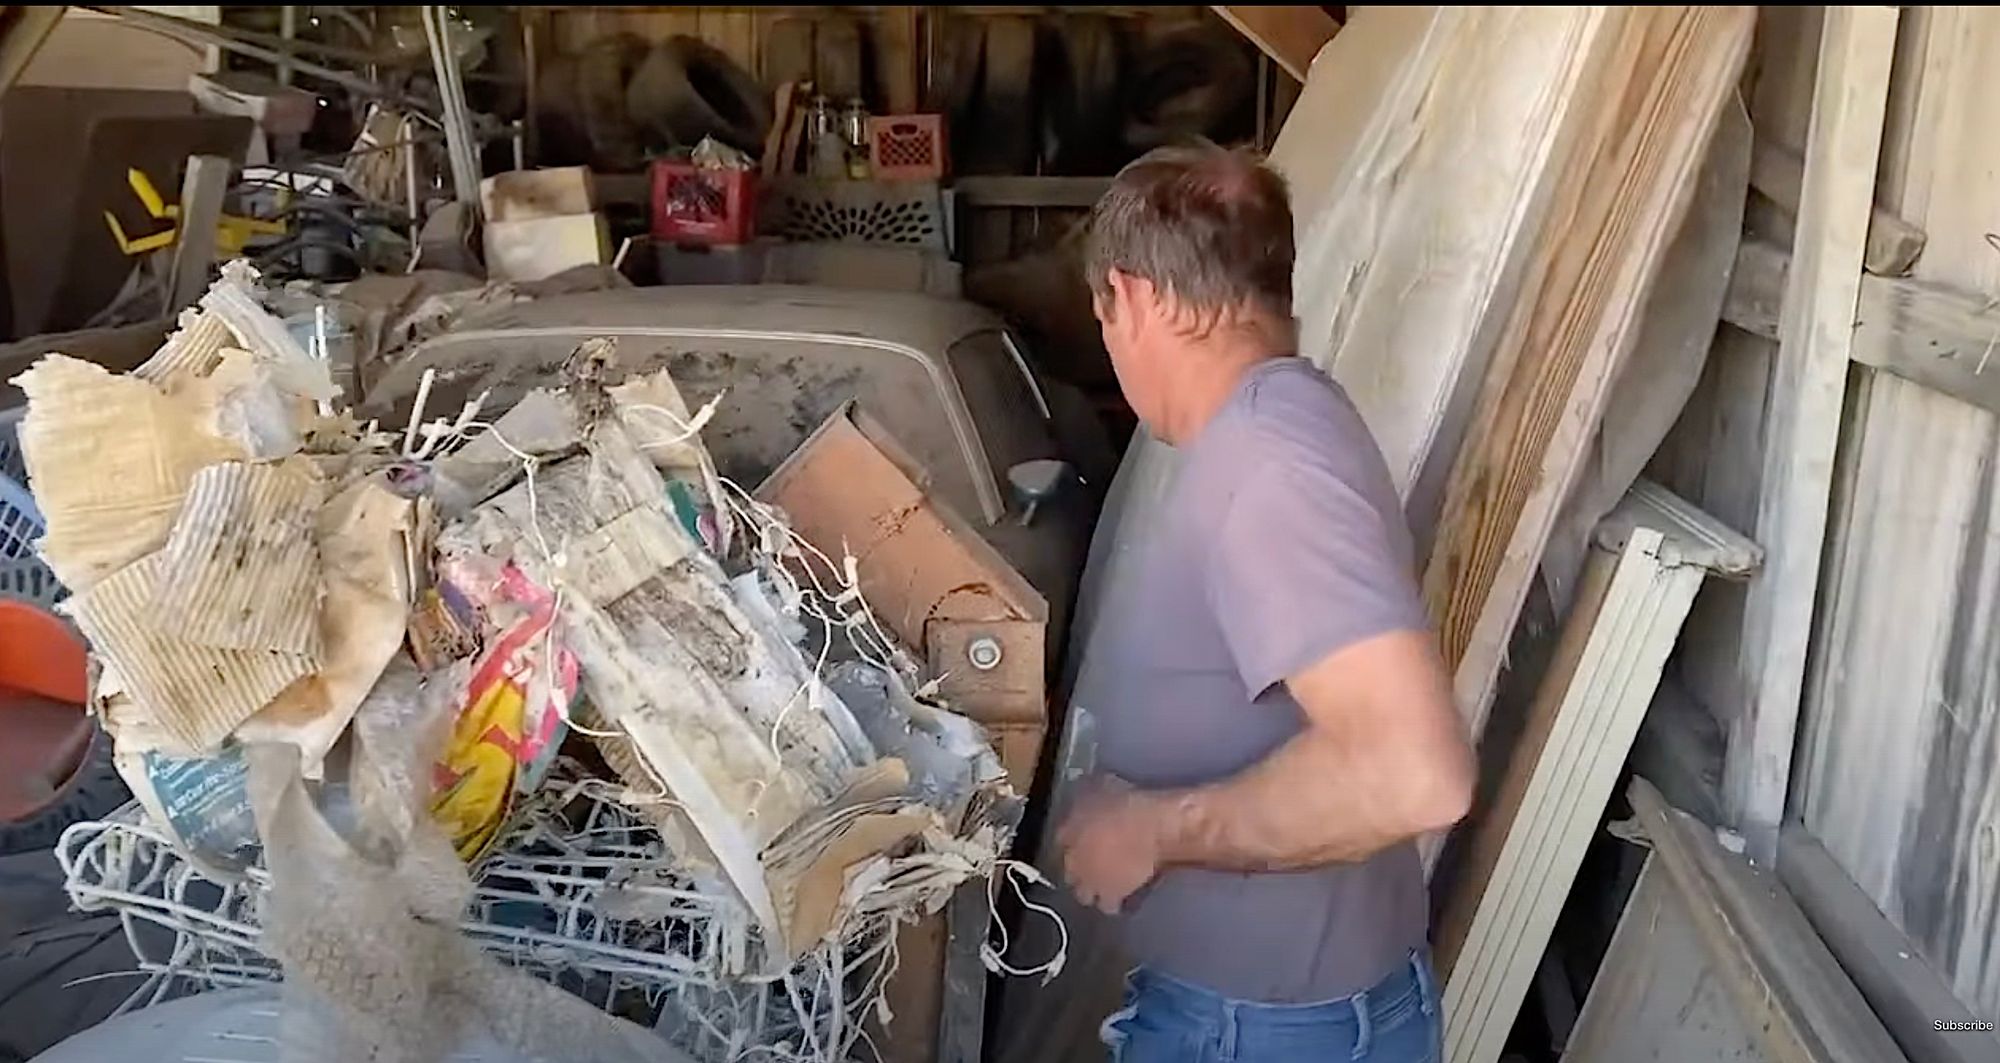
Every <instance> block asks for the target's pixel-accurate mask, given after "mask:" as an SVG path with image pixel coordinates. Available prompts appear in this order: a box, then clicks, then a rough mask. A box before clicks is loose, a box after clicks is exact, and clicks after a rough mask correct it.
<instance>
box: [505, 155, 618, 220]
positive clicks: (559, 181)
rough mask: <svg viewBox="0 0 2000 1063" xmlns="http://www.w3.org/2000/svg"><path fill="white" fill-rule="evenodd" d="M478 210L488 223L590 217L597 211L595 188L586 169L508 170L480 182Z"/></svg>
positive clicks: (581, 167)
mask: <svg viewBox="0 0 2000 1063" xmlns="http://www.w3.org/2000/svg"><path fill="white" fill-rule="evenodd" d="M479 209H480V211H481V212H482V213H484V214H485V215H486V220H487V221H488V222H516V221H536V220H539V219H542V218H561V217H568V216H571V215H576V214H589V213H591V212H593V211H595V210H596V209H597V186H596V185H595V184H594V183H593V182H592V180H591V177H590V169H589V168H588V167H585V166H556V167H550V168H549V169H546V170H509V171H507V172H506V173H496V174H494V175H493V176H491V177H488V178H486V179H485V180H483V181H481V182H479Z"/></svg>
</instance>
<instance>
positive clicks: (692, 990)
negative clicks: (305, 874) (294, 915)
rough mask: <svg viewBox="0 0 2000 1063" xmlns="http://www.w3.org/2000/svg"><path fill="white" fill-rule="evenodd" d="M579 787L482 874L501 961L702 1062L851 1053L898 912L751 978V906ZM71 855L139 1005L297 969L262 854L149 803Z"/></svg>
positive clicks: (480, 923)
mask: <svg viewBox="0 0 2000 1063" xmlns="http://www.w3.org/2000/svg"><path fill="white" fill-rule="evenodd" d="M559 770H560V769H559ZM558 789H560V784H559V785H558ZM573 793H575V795H576V796H575V798H574V800H573V802H572V803H571V807H570V808H569V809H568V810H567V811H566V812H561V811H559V810H558V809H556V808H555V807H553V805H552V804H549V803H546V802H545V803H543V804H542V805H541V807H531V808H529V809H527V810H526V811H525V814H524V815H523V816H522V817H521V818H520V820H519V821H518V822H517V823H516V825H515V826H514V828H513V829H512V830H511V831H510V832H509V834H508V836H507V838H506V839H505V840H504V841H503V842H502V844H501V845H500V846H499V848H498V850H497V851H496V853H495V854H494V855H493V856H492V857H490V858H488V859H487V860H485V861H483V862H482V863H481V864H480V865H479V866H478V867H477V868H476V869H475V870H474V872H473V874H474V888H473V895H472V903H471V906H470V908H469V909H468V910H467V911H466V912H465V914H464V918H463V922H462V923H461V924H460V930H461V931H462V932H463V933H464V934H465V935H467V936H468V937H469V938H470V939H471V940H472V941H474V942H475V943H476V944H478V945H479V947H480V948H482V949H483V950H485V951H486V952H487V953H488V954H489V955H491V956H493V957H494V958H495V959H498V960H499V961H500V962H501V963H503V964H506V965H508V966H511V967H516V968H519V969H522V970H525V971H527V972H529V973H531V974H534V975H536V976H537V977H540V978H543V979H545V980H547V981H550V982H554V983H556V984H557V985H560V986H562V987H563V988H565V989H568V990H569V991H571V992H573V993H575V994H576V995H578V996H581V997H583V998H584V999H585V1000H587V1001H589V1002H591V1003H593V1004H595V1005H597V1006H598V1007H601V1008H603V1009H604V1010H606V1011H611V1012H615V1013H620V1014H624V1015H626V1016H627V1017H634V1018H640V1019H643V1020H647V1021H651V1022H652V1023H654V1024H655V1026H656V1027H657V1028H658V1030H659V1031H660V1033H661V1034H662V1035H663V1036H664V1037H665V1038H666V1039H667V1040H668V1041H669V1042H670V1043H672V1044H674V1045H675V1046H677V1047H679V1048H681V1049H683V1050H684V1051H686V1052H688V1053H689V1054H690V1055H692V1056H693V1057H694V1058H695V1059H696V1060H698V1061H700V1063H732V1061H735V1060H741V1059H748V1058H756V1059H759V1060H770V1061H775V1063H834V1061H837V1060H843V1059H850V1058H854V1055H855V1052H856V1050H857V1049H859V1048H860V1047H861V1042H862V1041H864V1040H866V1039H867V1033H866V1031H865V1029H864V1025H865V1023H866V1021H867V1020H868V1018H869V1017H870V1016H871V1015H873V1014H874V1008H875V1001H876V1000H877V999H878V998H880V997H881V995H882V993H883V990H884V987H885V985H886V983H887V981H888V979H889V977H890V976H891V975H892V974H893V973H894V971H895V966H896V959H897V953H896V939H895V935H896V929H897V923H896V920H895V919H894V918H893V917H892V916H890V915H889V914H887V913H882V912H875V913H867V914H864V915H861V916H859V917H857V918H855V919H854V920H853V921H852V922H850V923H849V924H848V925H847V926H845V927H844V928H843V932H841V933H840V934H838V935H837V937H836V939H835V940H831V941H828V942H825V943H823V944H821V945H819V946H817V947H816V948H814V949H812V950H810V951H808V952H807V953H806V954H805V955H804V956H803V957H801V958H800V960H799V962H798V963H797V964H796V965H795V966H793V967H792V968H791V969H790V970H788V971H785V972H784V973H783V974H781V975H777V976H758V975H755V974H752V973H749V970H748V969H749V968H751V967H754V966H755V965H756V962H757V953H758V950H759V949H760V944H759V942H758V941H757V940H756V934H757V932H756V930H755V929H754V926H753V921H752V920H751V919H750V918H749V916H748V913H747V911H746V910H744V909H743V908H742V906H741V905H740V903H739V902H737V901H735V900H734V898H733V897H730V896H727V895H723V894H719V893H717V892H716V891H714V890H712V889H704V888H702V886H701V885H700V884H698V883H696V882H695V881H694V880H692V879H690V878H689V877H687V875H686V874H684V873H682V872H680V871H677V870H675V869H674V866H673V864H672V862H671V861H670V860H668V859H667V851H666V847H665V843H664V841H663V839H662V838H661V837H660V834H659V832H658V831H657V829H655V828H654V827H653V826H651V825H650V824H649V823H647V822H645V821H644V820H643V819H642V818H641V817H640V816H638V815H636V814H634V812H633V811H632V810H631V809H629V808H626V807H625V806H623V805H620V804H617V803H615V802H612V801H603V800H598V799H597V798H595V797H593V796H590V795H589V791H587V790H578V791H573ZM56 859H57V861H58V863H60V864H61V866H62V867H63V870H64V875H65V879H66V889H67V891H68V893H69V896H70V900H71V902H72V903H73V904H74V905H75V906H76V907H77V909H78V910H80V911H84V912H94V911H113V912H117V913H118V914H119V916H120V917H121V919H122V920H123V921H124V923H125V930H126V935H127V939H128V943H129V944H130V945H131V946H132V950H133V954H134V956H135V958H136V959H137V961H138V963H137V967H138V970H139V971H140V972H143V973H144V974H145V975H147V976H148V977H147V978H146V979H145V981H144V982H143V984H142V985H141V986H140V987H139V989H138V990H137V991H136V992H135V993H134V994H133V996H132V998H131V999H130V1000H128V1001H127V1006H128V1007H143V1006H149V1005H151V1004H153V1003H157V1002H159V1001H160V1000H163V999H168V998H170V997H173V996H178V995H181V994H183V993H185V992H187V991H190V990H192V991H196V992H199V991H203V990H208V989H215V988H221V987H229V986H240V985H246V984H254V983H257V982H268V981H277V980H280V978H281V977H282V972H281V971H280V969H279V966H278V963H277V962H276V960H274V959H273V958H272V957H271V956H270V954H269V953H268V952H266V951H265V948H264V942H263V940H262V938H263V930H262V911H263V906H264V904H265V903H266V898H267V895H268V892H269V890H270V888H271V877H270V874H269V873H268V872H267V871H265V870H264V869H263V868H262V867H261V866H252V867H251V868H249V869H248V870H247V871H246V872H244V873H243V874H242V875H241V876H240V877H238V878H236V879H234V880H229V879H223V878H211V877H209V873H207V872H205V871H204V870H203V869H201V868H199V867H197V866H195V865H194V864H192V863H190V862H189V861H188V860H187V859H186V858H185V857H184V856H182V854H181V853H180V851H179V850H178V849H177V848H176V847H175V843H174V840H173V838H172V837H171V836H170V835H169V834H168V833H167V832H165V831H163V830H161V829H160V827H159V826H158V825H156V824H154V823H153V822H151V821H150V820H149V818H148V817H147V816H146V814H145V813H144V811H142V810H141V809H140V807H139V806H138V805H136V804H133V805H128V806H126V807H125V808H124V809H122V810H120V811H119V812H117V813H115V814H113V815H112V816H110V817H108V818H106V819H104V820H99V821H94V822H87V823H79V824H76V825H75V826H72V827H70V828H69V830H67V831H66V832H64V834H63V836H62V840H61V842H60V843H58V845H57V848H56ZM141 924H144V925H145V927H146V928H147V930H146V931H145V932H143V933H142V932H141V929H140V927H141ZM160 930H164V931H166V935H165V940H164V941H162V939H161V935H160V934H159V931H160Z"/></svg>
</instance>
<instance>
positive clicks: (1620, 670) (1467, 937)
mask: <svg viewBox="0 0 2000 1063" xmlns="http://www.w3.org/2000/svg"><path fill="white" fill-rule="evenodd" d="M1603 531H1604V536H1603V538H1602V539H1601V540H1600V543H1601V546H1602V548H1601V549H1600V550H1599V551H1598V552H1596V554H1595V555H1594V557H1593V558H1592V560H1591V563H1590V567H1589V568H1588V569H1586V571H1585V574H1584V578H1583V586H1582V590H1581V592H1580V593H1579V595H1578V599H1577V602H1576V606H1575V608H1574V609H1573V610H1572V611H1571V612H1570V615H1569V619H1568V621H1567V624H1566V626H1565V627H1564V630H1563V635H1562V640H1561V642H1560V644H1559V645H1558V646H1557V648H1556V652H1555V656H1554V659H1553V661H1552V663H1551V665H1550V667H1549V670H1548V672H1547V673H1546V676H1545V677H1544V679H1543V680H1542V685H1541V688H1540V689H1539V690H1538V691H1537V693H1536V695H1535V700H1534V703H1533V704H1532V705H1531V706H1529V708H1528V719H1527V725H1526V729H1525V731H1524V733H1523V735H1522V737H1521V739H1520V741H1519V744H1518V745H1517V746H1516V747H1515V749H1514V755H1513V759H1512V763H1511V764H1510V765H1509V766H1508V769H1507V773H1506V775H1505V776H1504V778H1503V780H1502V782H1501V786H1500V791H1499V794H1498V796H1497V798H1496V799H1495V801H1494V802H1493V805H1492V807H1490V808H1488V809H1486V810H1485V811H1484V813H1483V814H1482V815H1481V816H1480V817H1479V819H1478V821H1477V822H1476V823H1475V824H1474V825H1473V827H1472V828H1471V834H1470V847H1469V854H1470V855H1469V857H1468V859H1467V860H1466V861H1465V864H1464V866H1463V867H1461V868H1460V873H1459V875H1458V876H1457V884H1456V888H1455V889H1454V890H1453V891H1452V892H1451V894H1450V897H1449V899H1448V901H1447V903H1446V905H1445V914H1444V918H1443V920H1442V922H1441V924H1440V926H1439V928H1438V933H1437V935H1436V938H1437V949H1438V959H1439V966H1440V968H1441V969H1442V970H1443V971H1444V972H1445V978H1446V981H1445V995H1444V997H1445V1047H1446V1057H1447V1058H1448V1059H1450V1060H1451V1061H1452V1063H1491V1061H1492V1060H1495V1059H1498V1058H1499V1056H1500V1048H1501V1045H1502V1043H1503V1042H1504V1041H1505V1039H1506V1036H1507V1032H1508V1031H1509V1030H1510V1029H1512V1028H1513V1024H1514V1016H1515V1014H1516V1013H1517V1012H1518V1011H1519V1010H1520V1007H1521V1002H1522V1001H1523V1000H1525V999H1526V997H1527V992H1528V986H1529V984H1530V983H1531V982H1532V981H1533V980H1534V972H1535V966H1536V964H1537V963H1538V962H1539V961H1540V960H1541V957H1542V953H1543V950H1544V949H1545V948H1546V947H1547V945H1548V938H1549V934H1550V932H1551V931H1552V930H1553V929H1554V927H1555V920H1556V916H1557V914H1558V913H1559V912H1560V911H1561V909H1562V904H1563V901H1564V899H1565V898H1566V897H1567V896H1568V894H1569V884H1570V882H1571V881H1572V880H1573V879H1574V877H1575V875H1576V870H1577V866H1578V865H1579V864H1580V863H1581V862H1582V860H1583V852H1584V848H1585V846H1586V845H1587V844H1588V843H1589V841H1590V835H1591V833H1592V832H1593V831H1594V830H1595V829H1596V826H1597V821H1598V816H1599V814H1600V813H1601V811H1602V809H1603V808H1604V804H1605V802H1606V801H1607V800H1609V798H1610V796H1611V791H1612V788H1613V787H1614V786H1615V785H1616V784H1617V780H1618V773H1619V771H1620V769H1621V768H1622V767H1623V766H1624V763H1625V756H1626V753H1627V752H1628V751H1629V750H1630V748H1631V745H1632V740H1633V738H1634V736H1635V735H1636V734H1637V732H1638V729H1639V721H1640V720H1641V719H1642V718H1643V717H1644V716H1645V714H1646V708H1647V706H1648V705H1650V704H1651V703H1652V700H1653V694H1654V691H1655V689H1656V688H1657V687H1658V684H1659V680H1660V673H1661V670H1662V669H1663V668H1664V667H1665V665H1666V660H1667V654H1668V653H1669V652H1670V651H1671V650H1672V649H1673V646H1674V641H1675V639H1676V637H1677V636H1678V635H1679V633H1680V628H1681V623H1682V621H1684V620H1685V619H1686V618H1687V612H1688V607H1689V606H1690V605H1692V604H1693V602H1694V596H1695V592H1696V591H1697V590H1698V589H1700V587H1701V583H1702V579H1703V578H1704V576H1706V575H1707V573H1708V572H1709V567H1708V566H1709V565H1716V566H1719V567H1725V568H1727V569H1729V570H1731V571H1732V572H1733V574H1736V575H1743V574H1745V573H1744V569H1745V567H1746V566H1747V565H1754V564H1755V559H1756V556H1757V550H1756V547H1755V546H1753V545H1751V544H1750V543H1749V542H1747V541H1746V540H1744V539H1743V538H1742V537H1741V536H1738V535H1736V534H1735V533H1733V532H1730V531H1729V530H1728V529H1726V528H1724V527H1722V526H1721V525H1720V524H1718V523H1717V522H1716V521H1715V520H1714V519H1713V518H1710V517H1707V516H1706V515H1704V514H1702V513H1700V511H1698V510H1695V509H1694V508H1693V507H1691V506H1688V505H1687V504H1686V503H1682V502H1679V500H1678V499H1674V498H1673V497H1672V496H1671V495H1667V494H1666V493H1665V492H1664V491H1661V490H1660V489H1658V488H1654V487H1651V486H1650V485H1642V486H1641V488H1639V489H1635V490H1634V492H1633V493H1632V494H1631V495H1628V496H1627V498H1626V501H1625V502H1624V503H1622V504H1621V506H1620V509H1619V511H1618V513H1617V514H1616V515H1615V516H1614V519H1612V520H1609V521H1607V522H1606V524H1605V527H1604V529H1603ZM1613 551H1615V553H1614V552H1613Z"/></svg>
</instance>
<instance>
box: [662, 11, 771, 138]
mask: <svg viewBox="0 0 2000 1063" xmlns="http://www.w3.org/2000/svg"><path fill="white" fill-rule="evenodd" d="M626 102H627V106H628V107H629V108H630V113H631V115H632V117H633V119H634V120H635V121H637V122H638V123H639V124H640V126H641V127H642V128H644V129H646V130H647V131H648V132H650V133H652V134H654V135H655V136H656V137H658V138H660V139H661V140H663V141H664V142H665V143H666V144H670V145H679V146H682V147H692V146H693V145H694V144H696V143H698V142H700V140H701V138H703V137H707V136H712V137H714V138H715V139H717V140H720V141H722V142H723V143H725V144H729V145H731V146H732V147H736V148H741V149H742V150H744V151H748V152H751V153H753V154H754V153H756V152H759V151H762V150H763V147H764V134H765V133H766V132H768V131H769V130H770V128H771V101H770V100H769V99H768V98H766V96H765V93H764V89H763V86H761V85H759V84H757V80H756V79H755V78H753V77H751V76H750V72H749V71H747V70H744V69H743V68H742V67H740V66H737V65H736V63H735V61H734V60H732V59H730V58H729V56H728V55H726V54H724V53H723V52H722V51H721V50H719V49H717V48H715V47H713V46H711V45H709V44H708V43H707V42H705V41H702V40H700V39H698V38H695V37H688V36H684V35H683V36H679V37H672V38H669V39H668V40H666V41H664V42H662V43H661V44H660V45H659V46H658V47H656V48H654V49H653V50H652V51H651V52H650V53H648V54H647V56H646V58H645V61H644V62H643V63H641V64H640V65H639V69H638V70H637V71H635V72H634V73H633V75H632V80H631V85H630V89H629V91H628V93H627V101H626Z"/></svg>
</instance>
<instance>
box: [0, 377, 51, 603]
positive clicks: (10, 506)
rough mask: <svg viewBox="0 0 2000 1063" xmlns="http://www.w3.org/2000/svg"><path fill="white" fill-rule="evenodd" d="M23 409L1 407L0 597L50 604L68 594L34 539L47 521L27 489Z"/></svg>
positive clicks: (40, 533)
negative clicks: (20, 434)
mask: <svg viewBox="0 0 2000 1063" xmlns="http://www.w3.org/2000/svg"><path fill="white" fill-rule="evenodd" d="M23 412H24V411H23V410H22V409H21V408H19V407H17V408H15V409H11V410H0V596H5V597H12V598H26V599H28V600H30V601H33V602H36V603H37V604H40V605H44V606H48V605H54V604H55V603H56V602H57V601H60V600H61V599H62V598H63V597H64V595H65V594H66V593H67V592H66V591H65V590H64V589H63V585H62V584H61V583H60V582H58V581H57V580H56V577H55V573H53V572H50V571H49V568H48V566H47V565H44V564H42V559H41V558H39V557H36V556H35V540H36V539H39V538H41V537H42V529H43V528H44V527H45V522H44V521H43V520H42V511H41V510H40V509H38V508H36V506H35V496H34V495H33V494H30V493H29V491H28V488H27V482H28V473H27V468H26V466H25V463H24V462H23V461H22V460H21V445H20V440H19V438H18V434H17V430H18V429H19V428H20V425H21V415H22V413H23Z"/></svg>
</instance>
